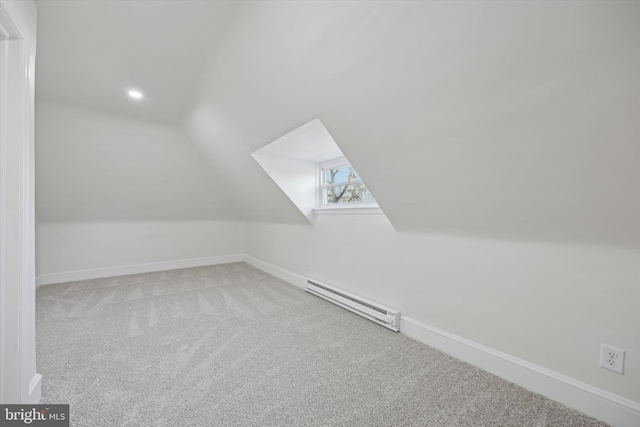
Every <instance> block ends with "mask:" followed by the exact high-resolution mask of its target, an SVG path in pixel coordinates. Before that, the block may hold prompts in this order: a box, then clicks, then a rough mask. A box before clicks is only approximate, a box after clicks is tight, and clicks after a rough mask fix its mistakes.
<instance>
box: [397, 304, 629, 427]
mask: <svg viewBox="0 0 640 427" xmlns="http://www.w3.org/2000/svg"><path fill="white" fill-rule="evenodd" d="M400 325H401V326H400V331H401V332H402V333H403V334H405V335H407V336H408V337H411V338H413V339H415V340H417V341H420V342H422V343H424V344H427V345H428V346H431V347H433V348H436V349H438V350H440V351H443V352H445V353H447V354H450V355H451V356H453V357H455V358H457V359H460V360H463V361H465V362H467V363H470V364H472V365H474V366H477V367H479V368H481V369H483V370H485V371H487V372H490V373H492V374H494V375H497V376H499V377H501V378H504V379H505V380H507V381H510V382H512V383H514V384H517V385H519V386H521V387H524V388H526V389H527V390H531V391H533V392H535V393H539V394H542V395H544V396H546V397H548V398H550V399H553V400H555V401H557V402H560V403H562V404H563V405H566V406H568V407H570V408H573V409H576V410H578V411H580V412H583V413H585V414H587V415H589V416H592V417H594V418H597V419H599V420H602V421H604V422H606V423H608V424H611V425H612V426H617V427H627V426H629V427H631V426H640V404H639V403H637V402H634V401H632V400H629V399H626V398H624V397H621V396H618V395H615V394H613V393H609V392H608V391H605V390H602V389H599V388H597V387H593V386H591V385H589V384H586V383H583V382H580V381H576V380H574V379H573V378H569V377H567V376H565V375H562V374H559V373H557V372H554V371H551V370H549V369H546V368H543V367H541V366H538V365H534V364H533V363H529V362H527V361H525V360H522V359H518V358H516V357H513V356H511V355H508V354H505V353H502V352H499V351H496V350H494V349H492V348H489V347H485V346H483V345H481V344H478V343H475V342H473V341H469V340H467V339H465V338H462V337H459V336H457V335H453V334H451V333H449V332H446V331H443V330H440V329H437V328H434V327H432V326H429V325H427V324H424V323H422V322H420V321H417V320H415V319H412V318H410V317H406V316H402V317H401V319H400Z"/></svg>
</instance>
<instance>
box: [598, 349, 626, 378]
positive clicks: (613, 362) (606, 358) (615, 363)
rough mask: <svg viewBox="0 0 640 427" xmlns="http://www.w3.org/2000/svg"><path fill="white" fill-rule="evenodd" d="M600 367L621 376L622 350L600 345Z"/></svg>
mask: <svg viewBox="0 0 640 427" xmlns="http://www.w3.org/2000/svg"><path fill="white" fill-rule="evenodd" d="M600 366H602V367H603V368H605V369H609V370H611V371H613V372H617V373H619V374H622V373H623V370H624V350H623V349H621V348H617V347H612V346H610V345H607V344H602V345H601V346H600Z"/></svg>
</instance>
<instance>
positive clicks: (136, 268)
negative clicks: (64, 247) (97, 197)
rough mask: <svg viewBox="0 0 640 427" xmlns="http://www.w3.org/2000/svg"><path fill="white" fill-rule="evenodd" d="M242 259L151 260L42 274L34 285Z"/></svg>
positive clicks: (238, 256)
mask: <svg viewBox="0 0 640 427" xmlns="http://www.w3.org/2000/svg"><path fill="white" fill-rule="evenodd" d="M242 261H244V255H241V254H238V255H224V256H213V257H205V258H192V259H182V260H177V261H164V262H152V263H148V264H136V265H125V266H120V267H107V268H95V269H91V270H78V271H67V272H64V273H53V274H43V275H41V276H38V278H37V279H36V287H40V286H42V285H52V284H54V283H65V282H73V281H76V280H88V279H100V278H103V277H114V276H125V275H127V274H139V273H152V272H155V271H165V270H177V269H180V268H191V267H202V266H206V265H217V264H229V263H232V262H242Z"/></svg>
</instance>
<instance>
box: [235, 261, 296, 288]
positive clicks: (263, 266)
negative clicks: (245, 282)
mask: <svg viewBox="0 0 640 427" xmlns="http://www.w3.org/2000/svg"><path fill="white" fill-rule="evenodd" d="M244 262H246V263H247V264H249V265H252V266H254V267H255V268H257V269H259V270H262V271H264V272H265V273H269V274H270V275H272V276H275V277H277V278H278V279H281V280H284V281H285V282H289V283H291V284H292V285H296V286H298V287H300V288H303V289H304V287H305V284H306V283H307V278H306V277H304V276H301V275H299V274H296V273H292V272H291V271H289V270H285V269H284V268H280V267H276V266H275V265H273V264H269V263H268V262H265V261H262V260H261V259H258V258H254V257H252V256H250V255H245V256H244Z"/></svg>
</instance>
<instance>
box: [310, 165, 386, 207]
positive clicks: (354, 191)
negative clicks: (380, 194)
mask: <svg viewBox="0 0 640 427" xmlns="http://www.w3.org/2000/svg"><path fill="white" fill-rule="evenodd" d="M317 200H318V203H317V209H316V212H318V211H323V210H330V209H345V208H347V209H351V208H365V209H369V208H374V209H375V208H378V204H377V203H376V200H375V199H374V198H373V196H372V195H371V192H370V191H369V190H368V189H367V187H366V186H365V185H364V183H363V182H362V179H361V178H360V175H358V172H356V170H355V169H354V168H353V166H351V165H350V164H349V162H348V161H347V159H346V158H344V157H339V158H337V159H333V160H328V161H325V162H322V163H319V164H318V185H317ZM377 210H379V208H378V209H377Z"/></svg>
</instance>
